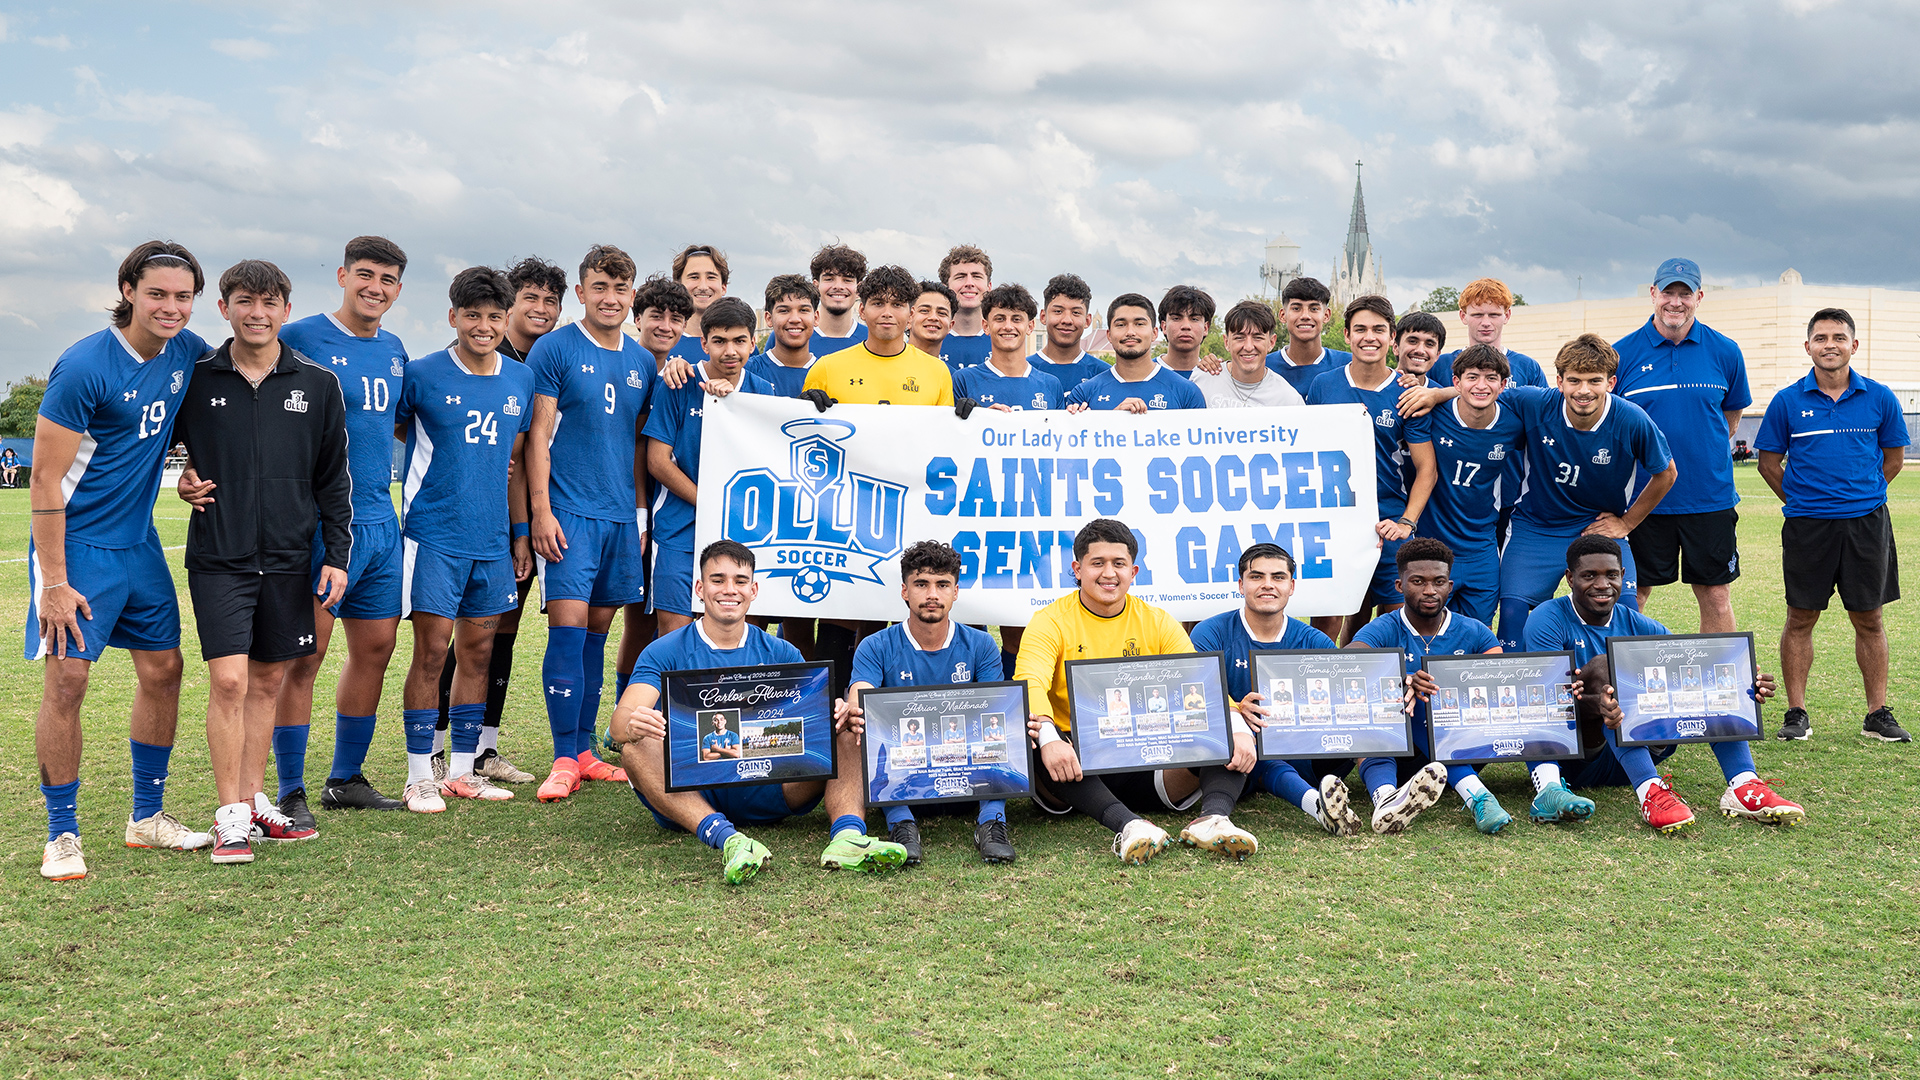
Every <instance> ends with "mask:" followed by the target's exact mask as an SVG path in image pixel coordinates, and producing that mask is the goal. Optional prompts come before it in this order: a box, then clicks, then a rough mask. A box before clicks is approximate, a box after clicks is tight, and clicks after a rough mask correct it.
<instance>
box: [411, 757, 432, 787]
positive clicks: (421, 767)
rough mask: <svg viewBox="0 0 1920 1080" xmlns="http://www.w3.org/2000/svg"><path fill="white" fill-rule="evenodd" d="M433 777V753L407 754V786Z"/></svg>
mask: <svg viewBox="0 0 1920 1080" xmlns="http://www.w3.org/2000/svg"><path fill="white" fill-rule="evenodd" d="M432 779H433V755H432V754H408V755H407V786H408V787H412V786H413V785H415V784H417V783H419V782H420V781H422V780H432Z"/></svg>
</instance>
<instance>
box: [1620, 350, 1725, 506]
mask: <svg viewBox="0 0 1920 1080" xmlns="http://www.w3.org/2000/svg"><path fill="white" fill-rule="evenodd" d="M1613 348H1614V351H1615V352H1617V353H1619V354H1620V368H1619V370H1618V371H1617V372H1616V373H1615V374H1616V377H1617V378H1618V379H1619V381H1618V382H1616V383H1615V384H1614V387H1613V392H1614V393H1616V394H1618V395H1620V396H1621V397H1623V398H1625V399H1626V400H1628V401H1631V402H1633V403H1634V404H1635V405H1638V406H1640V407H1641V408H1642V409H1645V410H1646V413H1647V415H1648V416H1651V417H1653V422H1654V423H1655V424H1657V425H1658V426H1659V428H1660V432H1661V434H1663V435H1665V436H1666V437H1667V445H1668V446H1669V447H1671V448H1672V450H1673V460H1674V462H1675V463H1677V464H1678V465H1679V467H1680V475H1679V477H1678V478H1677V479H1676V480H1674V482H1673V490H1671V491H1669V492H1667V496H1666V498H1664V499H1661V500H1660V505H1659V506H1656V507H1654V508H1653V512H1654V513H1656V514H1704V513H1708V512H1711V511H1714V510H1727V509H1731V508H1732V506H1733V505H1734V504H1735V503H1737V502H1739V501H1740V495H1739V493H1738V492H1736V491H1734V489H1733V452H1732V451H1731V450H1730V449H1728V446H1729V444H1728V442H1727V417H1726V414H1727V413H1730V412H1737V411H1739V410H1741V409H1744V408H1746V407H1747V406H1749V405H1751V404H1753V394H1752V393H1750V392H1749V391H1748V389H1747V360H1746V357H1745V356H1743V355H1741V353H1740V346H1739V345H1737V344H1735V343H1734V340H1733V339H1732V338H1730V337H1728V336H1726V335H1725V334H1722V333H1720V332H1719V331H1717V330H1714V329H1713V328H1712V327H1710V326H1708V325H1706V324H1705V323H1703V322H1701V321H1699V320H1698V319H1695V320H1694V323H1693V329H1691V330H1689V331H1687V336H1686V337H1684V338H1682V339H1681V340H1680V343H1679V344H1677V345H1676V344H1674V343H1673V342H1671V341H1668V340H1667V339H1666V338H1664V337H1661V336H1660V331H1658V330H1656V329H1654V326H1653V319H1652V317H1648V319H1647V321H1646V322H1645V323H1643V324H1642V325H1641V327H1640V329H1638V330H1635V331H1634V332H1633V333H1631V334H1628V335H1627V336H1626V337H1623V338H1621V339H1620V340H1619V341H1616V342H1614V343H1613ZM1647 481H1648V477H1647V475H1646V474H1645V473H1641V474H1640V475H1639V476H1637V477H1635V478H1634V482H1633V494H1634V497H1635V498H1638V497H1639V496H1640V490H1641V489H1642V488H1644V487H1646V486H1647Z"/></svg>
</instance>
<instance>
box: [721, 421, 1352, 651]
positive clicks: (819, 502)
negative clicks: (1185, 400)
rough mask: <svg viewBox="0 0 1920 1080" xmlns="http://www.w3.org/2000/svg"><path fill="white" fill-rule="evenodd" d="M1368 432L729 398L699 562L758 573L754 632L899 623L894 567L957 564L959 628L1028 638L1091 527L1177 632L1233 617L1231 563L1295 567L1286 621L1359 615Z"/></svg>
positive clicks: (1066, 583)
mask: <svg viewBox="0 0 1920 1080" xmlns="http://www.w3.org/2000/svg"><path fill="white" fill-rule="evenodd" d="M1373 453H1374V448H1373V425H1372V423H1371V422H1370V420H1369V418H1368V416H1367V413H1366V410H1365V408H1364V407H1362V406H1359V405H1315V406H1303V407H1296V408H1266V409H1218V410H1213V409H1208V410H1200V409H1191V410H1181V411H1168V412H1153V413H1149V414H1147V415H1145V416H1136V415H1133V414H1130V413H1120V412H1084V413H1080V414H1078V415H1069V414H1068V413H1066V412H1064V411H1045V412H1016V413H1004V412H995V411H992V410H988V409H977V410H975V411H974V413H973V415H972V416H970V417H968V418H967V419H965V420H961V419H960V418H958V417H956V416H954V415H953V412H952V410H950V409H944V408H932V407H925V406H901V405H836V406H834V407H833V408H832V409H829V410H828V411H826V412H824V413H821V412H816V411H815V410H814V407H813V405H812V404H811V403H809V402H806V401H800V400H797V399H794V398H776V397H763V396H759V395H753V394H733V395H731V396H729V397H727V398H725V399H722V400H720V401H718V402H709V403H708V405H707V406H706V408H705V431H704V432H703V437H702V439H701V452H700V484H699V487H700V500H699V514H698V520H697V522H696V526H695V529H694V538H695V539H694V550H695V551H696V552H698V551H699V550H700V549H702V548H704V547H705V546H706V545H708V544H710V543H712V542H713V541H715V540H718V539H721V538H722V537H723V536H724V537H726V538H727V539H730V540H738V541H739V542H741V543H743V544H745V545H746V546H747V547H749V548H751V549H752V550H753V552H754V554H755V556H756V558H757V561H758V570H759V576H760V582H761V588H760V598H759V599H758V600H757V601H756V602H755V603H754V611H755V612H756V613H758V614H761V615H795V616H813V617H819V618H838V619H872V620H884V621H896V620H898V619H900V618H901V617H902V616H903V613H904V611H905V608H904V607H903V605H902V603H901V600H900V573H899V570H900V567H899V555H900V552H901V551H903V550H904V549H905V548H907V547H908V546H909V545H911V544H913V543H915V542H916V541H920V540H929V539H931V540H944V541H946V542H947V543H949V544H952V545H953V546H954V548H956V549H957V550H958V551H959V552H960V556H961V558H962V560H964V563H965V566H964V569H963V570H962V571H961V578H960V586H961V596H960V601H959V604H958V606H957V607H956V609H955V610H956V616H957V617H958V618H959V619H961V620H962V621H965V622H970V623H982V624H989V625H995V626H1025V625H1026V624H1027V620H1028V619H1029V618H1030V617H1031V616H1032V613H1033V612H1034V611H1036V610H1038V609H1040V608H1041V607H1044V606H1046V604H1048V603H1049V602H1051V601H1052V600H1054V599H1055V598H1057V597H1058V596H1060V595H1061V594H1062V593H1063V592H1065V591H1067V590H1068V589H1071V588H1073V587H1074V578H1073V569H1072V564H1073V536H1074V533H1075V532H1077V531H1078V530H1079V528H1080V527H1081V526H1082V525H1085V524H1086V523H1087V522H1088V521H1090V520H1092V519H1093V518H1098V517H1110V518H1118V519H1119V520H1121V521H1123V522H1125V523H1126V524H1127V526H1128V527H1129V528H1131V529H1132V530H1133V533H1134V535H1135V536H1136V537H1138V538H1139V541H1140V557H1139V563H1140V574H1139V577H1138V578H1137V579H1136V580H1135V582H1134V587H1133V595H1135V596H1138V597H1140V598H1141V599H1143V600H1145V601H1147V602H1148V603H1151V604H1158V605H1159V606H1161V607H1164V608H1166V609H1167V610H1169V611H1171V612H1172V613H1173V615H1174V617H1175V618H1178V619H1181V620H1193V619H1202V618H1205V617H1207V616H1209V615H1213V614H1215V613H1217V612H1221V611H1225V610H1227V609H1229V608H1232V607H1235V606H1237V605H1238V604H1239V600H1240V595H1239V592H1238V590H1237V588H1236V587H1235V582H1236V580H1237V578H1238V573H1237V569H1236V565H1235V564H1236V563H1237V562H1238V560H1239V557H1240V552H1241V551H1242V550H1244V549H1245V548H1246V547H1249V546H1251V545H1253V544H1256V543H1260V542H1262V541H1272V542H1273V543H1277V544H1279V545H1281V546H1282V547H1284V548H1286V549H1287V550H1288V551H1290V552H1292V553H1293V556H1294V558H1295V560H1297V561H1298V563H1299V587H1298V589H1297V590H1296V591H1295V593H1294V598H1293V601H1292V602H1291V603H1290V604H1288V606H1287V611H1288V613H1289V614H1292V615H1296V616H1307V615H1335V614H1344V613H1346V612H1350V611H1354V610H1357V609H1358V608H1359V607H1360V602H1361V599H1362V598H1363V597H1364V596H1365V594H1366V588H1367V582H1368V580H1369V578H1370V576H1371V574H1372V573H1373V568H1374V565H1375V563H1376V562H1377V561H1378V557H1379V549H1378V541H1377V539H1376V536H1375V534H1374V525H1375V523H1376V522H1377V521H1378V520H1379V519H1378V518H1377V517H1376V511H1375V508H1376V505H1377V499H1376V493H1375V489H1374V472H1373Z"/></svg>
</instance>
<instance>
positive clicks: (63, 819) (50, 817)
mask: <svg viewBox="0 0 1920 1080" xmlns="http://www.w3.org/2000/svg"><path fill="white" fill-rule="evenodd" d="M134 745H135V746H138V745H140V744H139V743H135V744H134ZM40 794H41V795H43V796H45V798H46V800H47V839H48V840H52V839H54V838H55V837H57V836H59V835H60V834H61V833H63V832H70V833H72V834H73V835H75V836H79V835H80V781H78V780H75V781H73V782H72V783H70V784H53V785H51V786H49V785H47V784H41V785H40Z"/></svg>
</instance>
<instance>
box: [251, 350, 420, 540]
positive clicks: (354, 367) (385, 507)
mask: <svg viewBox="0 0 1920 1080" xmlns="http://www.w3.org/2000/svg"><path fill="white" fill-rule="evenodd" d="M280 340H281V341H284V342H286V343H287V344H288V345H291V346H293V347H294V349H295V350H297V351H299V352H300V353H302V354H304V355H305V356H306V358H307V359H309V360H311V361H313V362H314V363H316V364H319V365H320V366H321V367H324V368H326V369H327V370H328V371H331V372H333V374H334V377H335V378H337V379H339V380H340V393H341V396H343V397H344V398H345V399H346V402H347V471H348V472H350V473H352V474H353V523H354V524H355V525H379V524H382V523H384V522H390V521H392V520H393V427H394V424H395V422H396V421H395V419H394V414H393V408H394V403H395V402H396V401H397V400H399V397H400V380H401V378H402V376H404V375H405V373H406V366H407V349H406V346H404V345H402V344H400V339H399V338H398V337H396V336H394V334H393V333H392V332H391V331H387V330H379V331H375V333H374V335H373V336H372V337H370V338H363V337H360V336H358V335H357V334H354V333H352V332H351V331H349V330H348V329H347V328H346V327H345V326H343V325H341V323H340V320H338V319H336V318H334V317H333V316H332V315H309V316H307V317H306V318H304V319H301V320H299V321H298V322H291V323H288V324H287V325H285V326H283V327H281V328H280Z"/></svg>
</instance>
